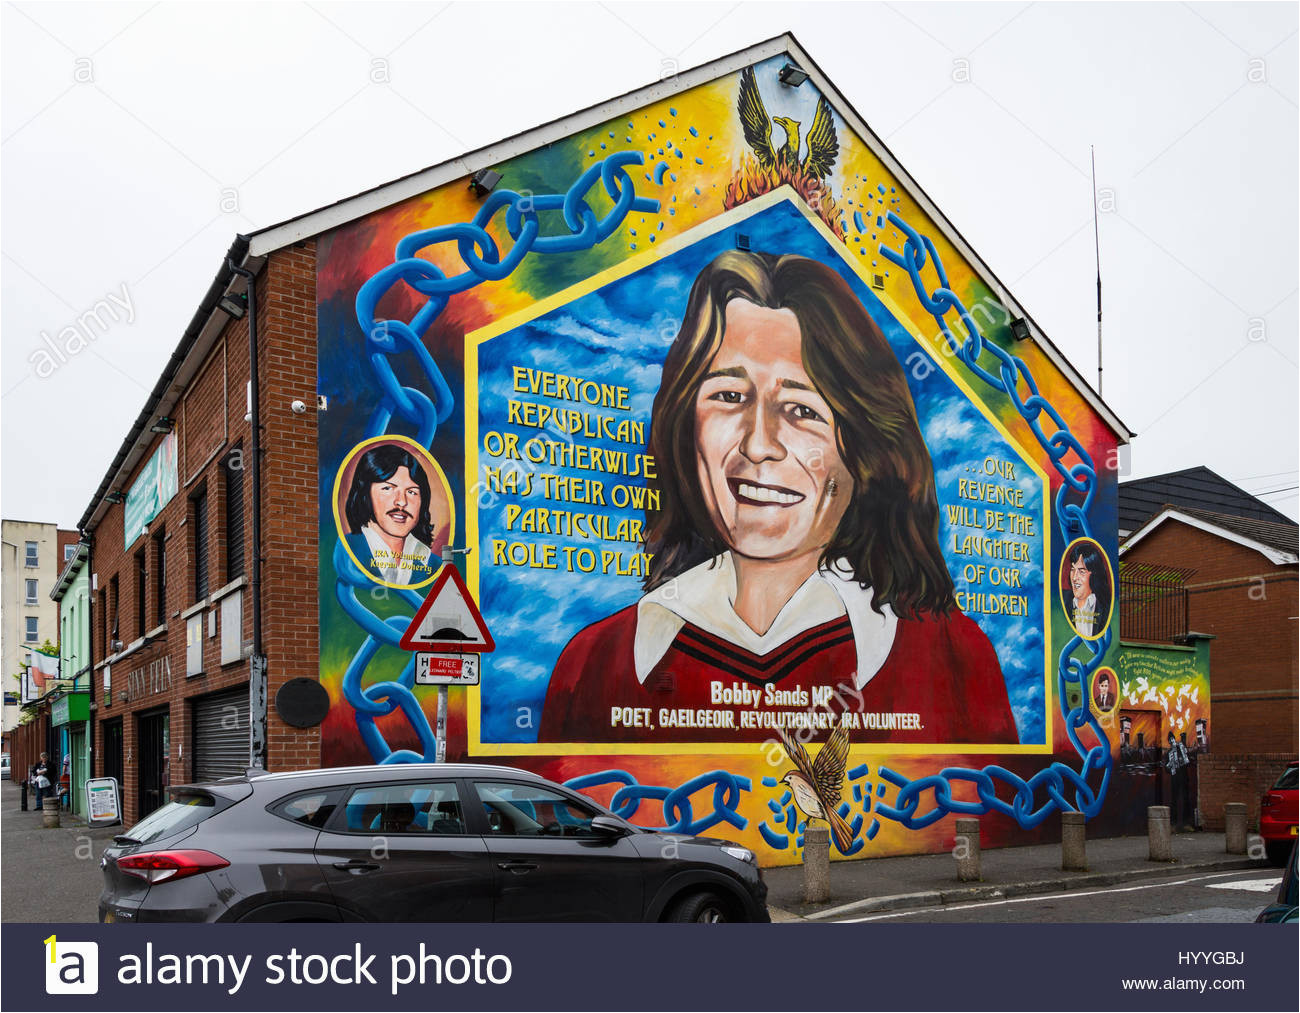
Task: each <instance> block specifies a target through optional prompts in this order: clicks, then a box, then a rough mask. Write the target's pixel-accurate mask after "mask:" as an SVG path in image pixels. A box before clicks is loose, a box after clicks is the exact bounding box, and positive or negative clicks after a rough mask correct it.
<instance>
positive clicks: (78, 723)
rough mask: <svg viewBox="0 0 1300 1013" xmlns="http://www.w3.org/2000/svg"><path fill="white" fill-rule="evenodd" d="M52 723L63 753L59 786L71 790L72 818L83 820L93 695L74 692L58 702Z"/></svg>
mask: <svg viewBox="0 0 1300 1013" xmlns="http://www.w3.org/2000/svg"><path fill="white" fill-rule="evenodd" d="M50 723H51V724H52V725H53V726H54V733H55V736H56V737H57V740H58V742H59V744H60V747H61V750H62V752H61V754H60V756H59V762H60V764H61V766H60V769H59V774H60V784H61V785H66V786H67V788H68V792H69V794H68V807H69V808H70V809H71V811H72V812H73V814H75V815H77V816H84V815H85V811H86V798H85V796H86V778H87V777H89V776H90V736H89V727H90V694H89V693H76V692H74V693H66V694H64V695H63V696H60V697H57V698H55V700H54V701H53V702H52V703H51V706H50ZM65 778H66V780H64V779H65Z"/></svg>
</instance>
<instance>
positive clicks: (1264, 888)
mask: <svg viewBox="0 0 1300 1013" xmlns="http://www.w3.org/2000/svg"><path fill="white" fill-rule="evenodd" d="M1281 885H1282V877H1281V876H1278V877H1277V878H1276V879H1237V880H1234V881H1233V882H1231V883H1207V884H1206V886H1208V887H1209V888H1210V889H1211V890H1252V891H1254V892H1255V893H1272V892H1274V891H1275V890H1276V889H1277V888H1278V887H1279V886H1281Z"/></svg>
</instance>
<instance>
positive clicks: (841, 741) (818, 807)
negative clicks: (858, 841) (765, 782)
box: [777, 720, 854, 853]
mask: <svg viewBox="0 0 1300 1013" xmlns="http://www.w3.org/2000/svg"><path fill="white" fill-rule="evenodd" d="M777 732H778V734H779V735H780V736H781V742H782V744H783V745H784V746H785V751H786V753H787V754H788V755H789V757H790V760H791V761H792V762H793V763H794V765H795V769H794V770H791V771H789V772H788V773H787V774H786V775H785V777H783V778H781V783H782V784H784V785H786V786H788V787H789V789H790V791H791V793H792V794H793V795H794V804H795V805H796V806H798V808H799V811H800V812H801V813H803V814H804V815H805V816H806V817H808V818H809V819H818V820H825V821H826V822H827V823H829V824H830V828H831V835H832V836H833V837H834V838H835V846H836V847H838V848H839V849H840V852H841V853H847V852H848V850H849V848H850V847H851V846H852V844H853V838H854V833H853V828H852V827H850V826H849V824H848V822H847V821H846V820H845V819H844V817H843V816H841V815H840V814H839V805H840V801H841V797H842V795H843V793H844V768H845V767H846V766H847V765H848V762H849V728H848V721H847V720H842V721H841V723H840V726H839V727H838V728H836V729H835V731H833V732H831V737H830V738H829V739H827V740H826V745H824V746H823V747H822V750H821V752H819V753H818V754H817V759H816V760H810V759H809V758H808V751H807V750H806V749H804V747H803V746H802V745H800V744H799V743H798V742H796V741H795V740H794V739H792V738H791V737H790V735H789V733H787V732H786V731H785V729H784V728H778V729H777Z"/></svg>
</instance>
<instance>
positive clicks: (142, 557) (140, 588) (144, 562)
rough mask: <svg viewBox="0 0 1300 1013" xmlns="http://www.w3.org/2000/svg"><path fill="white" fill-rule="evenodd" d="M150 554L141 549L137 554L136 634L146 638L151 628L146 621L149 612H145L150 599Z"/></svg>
mask: <svg viewBox="0 0 1300 1013" xmlns="http://www.w3.org/2000/svg"><path fill="white" fill-rule="evenodd" d="M148 559H149V554H148V553H147V552H146V551H145V550H144V549H141V550H140V551H139V552H137V553H136V554H135V617H136V633H137V634H138V635H139V636H142V637H143V636H144V635H145V632H146V631H147V629H148V627H149V623H148V622H147V620H146V617H147V615H148V612H146V611H145V603H146V602H147V601H148V599H147V598H146V597H145V591H146V582H147V579H148V576H149V562H148Z"/></svg>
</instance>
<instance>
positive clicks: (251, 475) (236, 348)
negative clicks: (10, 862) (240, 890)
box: [79, 237, 320, 825]
mask: <svg viewBox="0 0 1300 1013" xmlns="http://www.w3.org/2000/svg"><path fill="white" fill-rule="evenodd" d="M247 249H248V242H247V240H245V239H243V238H242V237H241V238H240V239H238V240H237V241H236V242H235V244H234V245H233V246H232V248H231V250H230V252H229V258H228V260H227V262H226V264H225V265H223V268H222V270H221V271H220V272H219V273H218V275H217V277H216V278H215V279H214V281H213V283H212V285H211V287H210V288H209V290H208V292H207V294H206V296H205V298H204V299H203V302H202V304H201V305H200V307H199V309H198V311H197V312H196V313H195V315H194V317H193V319H192V320H191V321H190V324H189V327H188V328H187V329H186V331H185V333H184V335H183V336H182V337H181V340H180V342H179V344H178V345H177V348H176V350H175V352H174V353H173V354H172V356H171V358H170V360H169V361H168V363H167V367H166V369H165V371H164V372H163V375H162V376H161V377H160V378H159V380H158V383H157V385H156V386H155V387H154V389H153V392H152V393H151V394H150V396H149V399H148V401H147V402H146V404H145V406H144V408H143V410H142V411H141V412H140V414H139V416H138V417H137V419H136V421H135V424H134V425H133V426H132V428H131V430H130V432H129V433H128V434H127V437H126V439H125V440H124V442H123V444H122V447H121V449H120V451H119V452H118V455H117V457H116V458H115V459H114V461H113V463H112V465H111V466H110V468H109V470H108V472H107V473H106V474H105V476H104V479H103V481H102V482H101V484H100V487H99V489H98V491H97V492H96V494H95V497H94V499H93V500H92V501H91V503H90V505H89V506H88V507H87V509H86V512H85V514H84V516H83V517H82V518H81V521H80V523H79V527H80V528H81V529H82V531H83V532H85V534H86V536H87V537H89V538H90V539H91V545H92V550H91V561H90V566H91V572H92V574H93V581H92V588H93V590H92V596H93V604H92V617H91V626H92V629H91V638H92V656H93V659H94V661H93V668H94V674H93V680H92V700H93V704H92V706H93V708H94V709H93V712H92V721H93V725H94V746H93V750H94V757H95V759H94V772H95V774H96V775H97V776H103V775H111V776H114V777H117V778H119V781H120V783H121V785H122V797H123V806H124V810H125V819H126V823H127V825H130V823H132V822H133V821H134V820H136V819H138V818H139V817H140V816H141V815H143V814H144V813H146V812H148V811H149V810H151V809H152V808H154V807H156V806H157V805H158V804H160V803H161V801H162V800H163V790H164V789H165V787H166V785H167V784H169V783H181V782H184V781H187V780H192V779H197V778H200V777H209V776H221V775H224V774H229V773H238V772H242V771H243V770H244V769H245V768H246V767H247V766H249V764H250V762H251V761H252V762H262V763H265V764H266V765H267V766H269V767H271V768H272V769H276V768H278V769H292V768H302V767H311V766H315V765H317V764H318V763H319V759H320V750H319V742H318V732H317V730H316V729H315V728H308V729H299V728H293V727H290V726H289V725H287V724H285V723H284V722H283V721H282V720H280V719H279V717H278V716H277V714H276V709H275V706H274V699H275V694H276V692H277V691H278V689H279V688H280V687H281V686H283V685H284V684H285V683H286V682H287V681H289V680H290V679H292V678H294V677H295V676H307V677H309V678H311V679H313V680H315V677H316V654H317V647H316V644H317V630H316V614H317V610H316V539H315V536H314V531H313V524H314V520H315V518H314V510H315V497H314V496H313V495H311V494H310V489H311V488H312V484H313V482H314V478H309V477H308V476H314V474H315V468H316V442H315V411H314V410H313V411H312V412H310V413H295V412H294V411H293V409H292V404H293V402H294V401H304V402H306V403H309V404H312V405H313V407H314V401H315V385H316V359H315V347H316V345H315V333H314V327H315V317H314V306H315V300H314V287H315V276H316V270H315V256H314V249H313V246H312V244H311V243H310V242H308V243H301V244H297V245H291V246H288V247H286V248H283V249H280V250H277V251H276V252H274V253H271V254H270V255H268V256H266V257H265V258H263V259H261V260H260V261H257V260H250V259H249V258H248V257H247ZM236 268H238V269H239V270H236ZM240 270H243V271H248V272H250V273H251V274H253V275H255V277H256V282H255V286H254V288H255V292H254V291H253V290H252V289H251V288H250V286H249V283H248V279H247V278H246V277H245V276H244V275H241V274H240V273H239V271H240ZM250 295H251V296H252V298H250ZM223 300H224V306H223ZM250 303H253V304H255V311H256V327H255V332H256V335H257V349H256V353H257V360H258V367H257V371H258V377H257V384H256V391H255V392H254V391H252V390H251V389H250V384H249V378H250V371H251V360H250V346H249V330H250V329H249V322H250V319H251V318H252V316H253V314H252V313H250V312H247V309H246V307H248V305H249V304H250ZM254 395H255V397H256V403H257V407H258V411H259V415H260V419H261V424H262V433H263V437H262V440H261V468H260V475H259V474H258V470H257V469H255V468H254V467H253V448H254V439H253V429H252V424H251V421H250V418H249V415H250V406H251V405H252V404H253V399H254ZM255 482H258V483H259V484H260V486H261V517H260V519H255V516H254V511H255V509H256V508H255V502H256V500H255V490H254V483H255ZM159 504H161V505H159ZM155 510H156V512H154V511H155ZM259 521H260V524H259V523H258V522H259ZM128 523H130V524H131V526H132V531H131V533H130V534H129V535H128V534H127V532H126V531H125V526H126V525H127V524H128ZM259 526H260V535H261V537H260V547H261V557H262V567H261V573H260V575H259V574H256V572H255V566H254V545H255V541H256V540H257V539H256V536H255V533H254V532H255V527H259ZM259 576H260V583H261V615H260V627H261V628H260V637H259V636H258V632H259V631H257V630H256V629H255V623H256V622H257V621H258V618H259V617H255V614H254V611H255V610H254V603H253V598H254V594H255V593H256V589H255V587H254V581H255V580H256V579H257V578H258V577H259ZM258 641H260V643H259V642H258ZM259 648H260V651H261V653H262V654H263V655H264V656H266V657H269V658H271V659H273V660H272V661H271V663H270V665H269V666H268V668H267V685H266V691H267V692H266V699H267V702H268V703H269V706H260V707H254V708H251V711H252V713H254V714H257V713H267V712H268V711H269V718H268V719H267V727H266V729H265V747H264V750H263V751H261V755H260V756H258V755H256V753H257V752H258V751H257V750H253V749H251V748H250V729H249V713H250V707H249V706H248V704H249V693H250V675H251V674H252V672H253V665H252V662H253V657H254V654H255V652H257V651H258V649H259ZM254 684H256V680H254Z"/></svg>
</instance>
